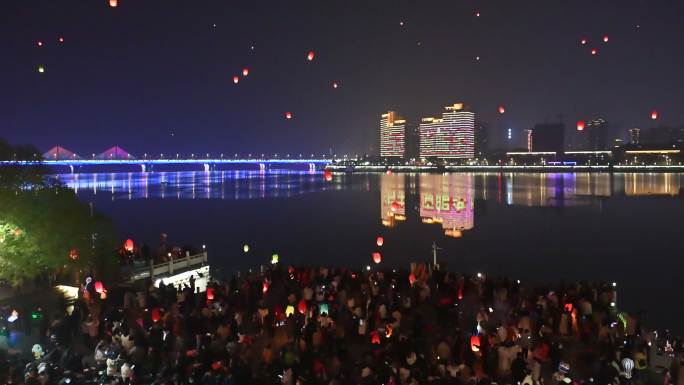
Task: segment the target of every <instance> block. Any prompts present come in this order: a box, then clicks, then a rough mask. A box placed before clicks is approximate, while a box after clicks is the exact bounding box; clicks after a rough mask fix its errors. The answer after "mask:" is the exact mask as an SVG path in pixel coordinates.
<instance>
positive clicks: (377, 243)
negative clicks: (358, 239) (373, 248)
mask: <svg viewBox="0 0 684 385" xmlns="http://www.w3.org/2000/svg"><path fill="white" fill-rule="evenodd" d="M384 243H385V238H383V237H378V238H377V239H376V240H375V244H376V245H378V247H382V245H383V244H384Z"/></svg>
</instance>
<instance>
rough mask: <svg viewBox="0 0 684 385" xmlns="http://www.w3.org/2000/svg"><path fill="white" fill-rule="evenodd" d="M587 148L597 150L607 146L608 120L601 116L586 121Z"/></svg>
mask: <svg viewBox="0 0 684 385" xmlns="http://www.w3.org/2000/svg"><path fill="white" fill-rule="evenodd" d="M586 133H587V137H588V142H589V143H588V149H589V150H594V151H599V150H605V149H606V148H608V122H606V120H605V119H603V118H597V119H592V120H590V121H589V122H588V123H587V130H586Z"/></svg>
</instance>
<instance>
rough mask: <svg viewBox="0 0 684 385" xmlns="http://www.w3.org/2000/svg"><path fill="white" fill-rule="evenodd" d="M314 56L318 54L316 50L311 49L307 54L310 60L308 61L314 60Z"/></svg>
mask: <svg viewBox="0 0 684 385" xmlns="http://www.w3.org/2000/svg"><path fill="white" fill-rule="evenodd" d="M314 56H316V55H315V54H314V51H309V53H308V54H307V55H306V60H308V61H313V59H314Z"/></svg>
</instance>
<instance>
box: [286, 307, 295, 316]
mask: <svg viewBox="0 0 684 385" xmlns="http://www.w3.org/2000/svg"><path fill="white" fill-rule="evenodd" d="M294 312H295V310H294V306H292V305H287V307H286V308H285V317H289V316H291V315H292V314H294Z"/></svg>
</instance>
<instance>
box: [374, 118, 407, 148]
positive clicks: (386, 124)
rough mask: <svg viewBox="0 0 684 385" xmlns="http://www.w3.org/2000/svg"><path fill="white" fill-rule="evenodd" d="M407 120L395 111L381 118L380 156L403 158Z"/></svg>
mask: <svg viewBox="0 0 684 385" xmlns="http://www.w3.org/2000/svg"><path fill="white" fill-rule="evenodd" d="M405 130H406V120H404V119H402V118H400V117H399V115H397V113H396V112H394V111H388V112H386V113H384V114H382V116H381V118H380V156H381V157H383V158H389V157H396V158H403V157H404V151H405V146H406V138H405Z"/></svg>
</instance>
